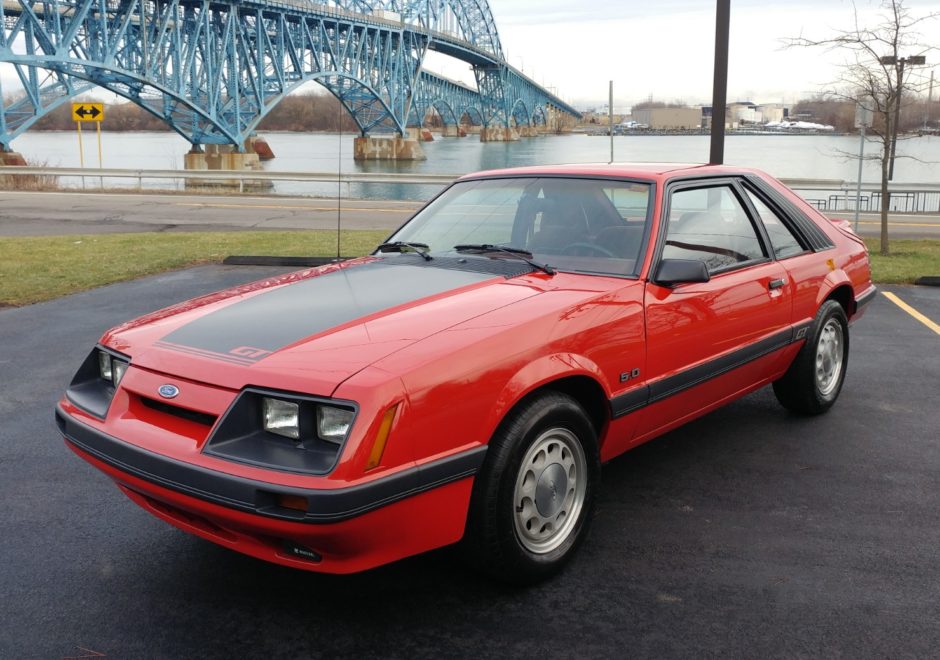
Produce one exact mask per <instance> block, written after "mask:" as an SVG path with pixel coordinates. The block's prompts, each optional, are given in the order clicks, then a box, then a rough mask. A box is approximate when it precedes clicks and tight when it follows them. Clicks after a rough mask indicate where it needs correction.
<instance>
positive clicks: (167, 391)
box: [157, 385, 180, 399]
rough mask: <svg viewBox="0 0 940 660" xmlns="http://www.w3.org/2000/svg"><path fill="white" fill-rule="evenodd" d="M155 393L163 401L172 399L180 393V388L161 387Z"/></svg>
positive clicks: (174, 386)
mask: <svg viewBox="0 0 940 660" xmlns="http://www.w3.org/2000/svg"><path fill="white" fill-rule="evenodd" d="M157 393H158V394H159V395H160V396H162V397H163V398H164V399H172V398H174V397H175V396H176V395H177V394H179V393H180V388H178V387H177V386H176V385H161V386H160V387H159V388H157Z"/></svg>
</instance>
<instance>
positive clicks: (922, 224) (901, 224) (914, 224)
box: [858, 220, 940, 229]
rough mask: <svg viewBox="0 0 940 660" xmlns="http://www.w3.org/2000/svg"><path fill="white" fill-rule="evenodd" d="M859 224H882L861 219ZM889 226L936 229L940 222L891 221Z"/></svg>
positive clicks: (939, 226) (939, 227)
mask: <svg viewBox="0 0 940 660" xmlns="http://www.w3.org/2000/svg"><path fill="white" fill-rule="evenodd" d="M858 224H860V225H879V226H880V225H881V223H880V222H874V221H871V220H859V222H858ZM888 226H889V227H933V228H935V229H940V224H938V223H932V224H931V223H929V222H889V223H888Z"/></svg>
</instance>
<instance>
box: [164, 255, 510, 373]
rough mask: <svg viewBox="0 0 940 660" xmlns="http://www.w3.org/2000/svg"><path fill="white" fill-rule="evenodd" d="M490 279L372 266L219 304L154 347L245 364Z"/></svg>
mask: <svg viewBox="0 0 940 660" xmlns="http://www.w3.org/2000/svg"><path fill="white" fill-rule="evenodd" d="M489 279H493V274H491V273H479V272H466V271H457V270H450V269H442V268H428V267H422V266H416V265H410V264H396V263H389V262H385V261H377V262H372V263H368V264H363V265H361V266H358V267H356V268H348V269H344V270H339V271H336V272H333V273H328V274H326V275H322V276H320V277H315V278H311V279H308V280H305V281H302V282H298V283H296V284H292V285H290V286H286V287H282V288H279V289H275V290H273V291H270V292H267V293H263V294H261V295H257V296H254V297H252V298H249V299H248V300H245V301H244V302H239V303H236V304H234V305H230V306H228V307H224V308H222V309H219V310H217V311H214V312H211V313H209V314H207V315H205V316H203V317H201V318H199V319H197V320H195V321H192V322H190V323H188V324H186V325H184V326H182V327H180V328H178V329H176V330H174V331H173V332H171V333H169V334H168V335H166V336H165V337H163V339H162V340H160V341H159V342H157V343H156V344H155V345H156V346H160V347H163V348H170V349H174V350H179V351H182V352H186V353H192V354H197V355H203V356H207V357H213V358H216V359H220V360H225V361H228V362H232V363H235V364H242V365H250V364H253V363H255V362H257V361H259V360H262V359H264V358H265V357H267V356H269V355H271V354H272V353H274V352H275V351H278V350H280V349H282V348H284V347H286V346H289V345H291V344H294V343H296V342H298V341H300V340H302V339H304V338H306V337H310V336H311V335H317V334H320V333H322V332H325V331H327V330H331V329H333V328H337V327H340V326H343V325H345V324H348V323H350V322H352V321H356V320H358V319H362V318H364V317H367V316H370V315H372V314H375V313H377V312H381V311H383V310H386V309H391V308H394V307H398V306H400V305H404V304H407V303H410V302H414V301H417V300H421V299H424V298H429V297H431V296H435V295H438V294H441V293H445V292H447V291H450V290H452V289H459V288H461V287H465V286H467V285H471V284H476V283H478V282H483V281H485V280H489Z"/></svg>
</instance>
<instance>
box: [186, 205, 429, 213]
mask: <svg viewBox="0 0 940 660" xmlns="http://www.w3.org/2000/svg"><path fill="white" fill-rule="evenodd" d="M176 205H177V206H201V207H203V208H217V209H278V210H285V209H286V210H292V211H332V212H335V211H336V207H335V206H326V207H320V206H286V205H278V204H215V203H213V204H210V203H205V202H176ZM343 210H344V211H375V212H376V213H414V212H415V211H416V210H417V207H415V208H414V209H407V208H405V209H379V208H368V209H357V208H354V207H350V206H344V207H343Z"/></svg>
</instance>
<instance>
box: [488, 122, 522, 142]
mask: <svg viewBox="0 0 940 660" xmlns="http://www.w3.org/2000/svg"><path fill="white" fill-rule="evenodd" d="M518 139H519V133H518V132H517V131H516V129H514V128H504V127H501V126H487V127H484V128H483V129H481V130H480V142H515V141H516V140H518Z"/></svg>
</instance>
